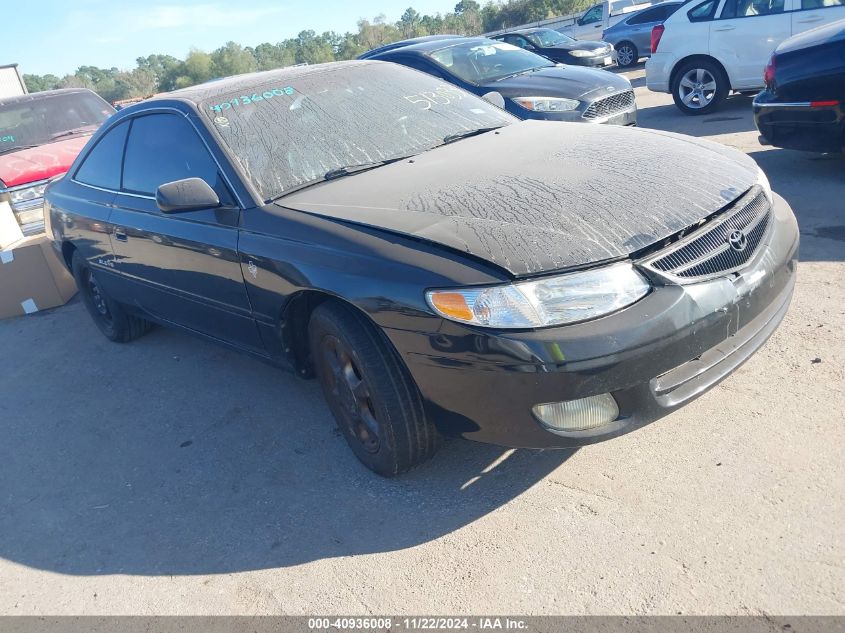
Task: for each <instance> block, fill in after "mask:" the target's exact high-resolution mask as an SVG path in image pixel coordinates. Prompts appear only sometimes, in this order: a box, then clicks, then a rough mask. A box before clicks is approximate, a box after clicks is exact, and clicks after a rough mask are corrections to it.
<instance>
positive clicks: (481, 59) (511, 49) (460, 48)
mask: <svg viewBox="0 0 845 633" xmlns="http://www.w3.org/2000/svg"><path fill="white" fill-rule="evenodd" d="M429 56H430V57H431V58H432V59H433V60H434V61H435V62H437V63H438V64H440V65H441V66H443V67H444V68H445V69H446V70H448V71H449V72H451V73H452V74H454V75H456V76H457V77H459V78H460V79H463V80H464V81H468V82H470V83H473V84H485V83H489V82H493V81H498V80H499V79H504V78H505V77H510V76H511V75H516V74H518V73H523V72H526V71H529V70H533V69H535V68H546V67H548V66H554V64H553V63H552V62H550V61H549V60H548V59H546V58H545V57H540V56H539V55H536V54H534V53H532V52H530V51H526V50H523V49H521V48H519V47H517V46H513V45H512V44H507V43H505V42H496V41H494V40H490V41H489V42H487V43H484V44H478V43H473V42H470V43H465V44H458V45H457V46H450V47H449V48H444V49H441V50H439V51H434V52H433V53H429Z"/></svg>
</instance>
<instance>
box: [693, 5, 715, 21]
mask: <svg viewBox="0 0 845 633" xmlns="http://www.w3.org/2000/svg"><path fill="white" fill-rule="evenodd" d="M718 4H719V2H718V0H707V2H703V3H702V4H699V5H698V6H696V7H693V8H692V9H690V10H689V11H687V17H688V18H689V21H690V22H706V21H707V20H712V19H713V14H714V13H716V6H717V5H718Z"/></svg>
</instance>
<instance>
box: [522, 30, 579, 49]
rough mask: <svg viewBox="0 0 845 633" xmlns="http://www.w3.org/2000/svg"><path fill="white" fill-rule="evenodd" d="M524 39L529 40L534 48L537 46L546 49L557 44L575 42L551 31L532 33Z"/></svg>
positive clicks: (566, 36)
mask: <svg viewBox="0 0 845 633" xmlns="http://www.w3.org/2000/svg"><path fill="white" fill-rule="evenodd" d="M526 37H527V38H528V39H529V40H531V43H532V44H534V46H539V47H540V48H548V47H550V46H557V45H559V44H572V42H574V41H575V40H574V39H573V38H571V37H569V36H568V35H564V34H563V33H558V32H557V31H553V30H552V29H541V30H539V31H534V32H533V33H528V34H527V35H526Z"/></svg>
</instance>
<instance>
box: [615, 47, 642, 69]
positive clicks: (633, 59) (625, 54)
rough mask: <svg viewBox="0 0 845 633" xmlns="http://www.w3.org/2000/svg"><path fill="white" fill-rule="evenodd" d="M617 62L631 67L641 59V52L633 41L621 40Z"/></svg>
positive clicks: (625, 66)
mask: <svg viewBox="0 0 845 633" xmlns="http://www.w3.org/2000/svg"><path fill="white" fill-rule="evenodd" d="M615 48H616V64H617V65H618V66H620V67H621V68H629V67H631V66H633V65H634V64H636V63H637V62H638V61H640V52H639V51H638V50H637V47H636V46H634V45H633V44H632V43H631V42H620V43H619V44H618V45H617V46H616V47H615Z"/></svg>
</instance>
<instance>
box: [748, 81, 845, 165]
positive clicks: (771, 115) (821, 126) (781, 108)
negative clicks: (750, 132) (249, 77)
mask: <svg viewBox="0 0 845 633" xmlns="http://www.w3.org/2000/svg"><path fill="white" fill-rule="evenodd" d="M753 110H754V124H755V125H756V126H757V129H758V130H759V131H760V135H761V136H762V137H763V138H764V139H765V140H766V141H767V142H768V143H770V144H772V145H775V146H777V147H784V148H789V149H797V150H804V151H809V152H841V151H842V150H843V144H845V106H843V105H842V103H836V104H835V105H819V104H817V103H812V102H789V103H784V102H778V101H777V100H776V99H775V98H774V96H773V95H772V93H770V92H769V91H767V90H764V91H763V92H761V93H760V94H759V95H757V96H756V97H755V99H754V104H753Z"/></svg>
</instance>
